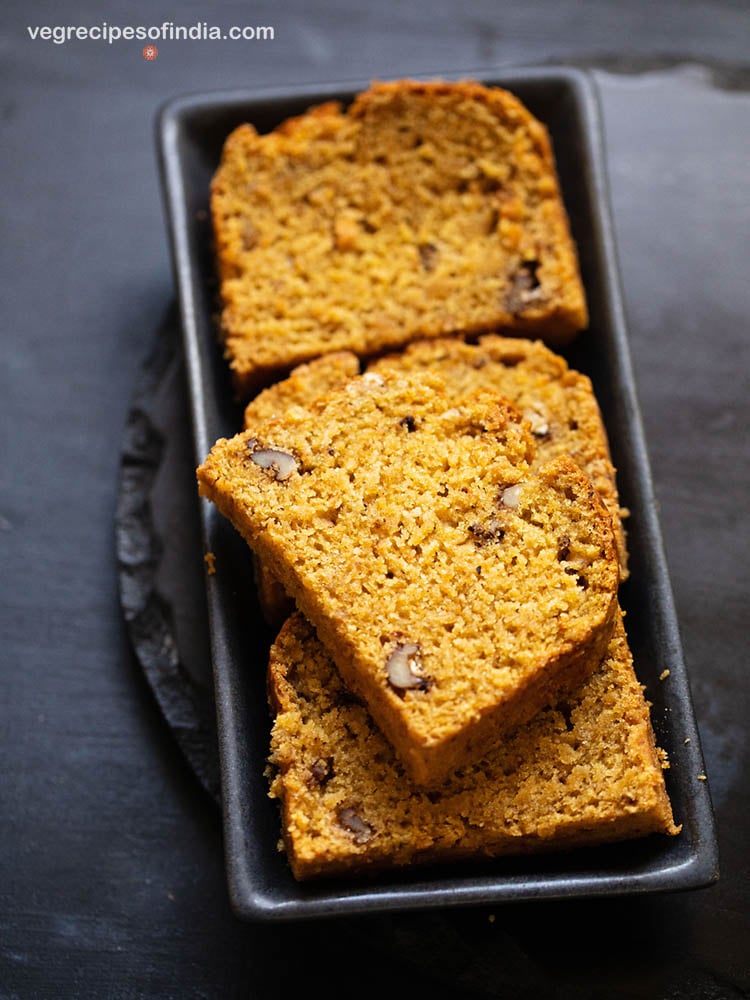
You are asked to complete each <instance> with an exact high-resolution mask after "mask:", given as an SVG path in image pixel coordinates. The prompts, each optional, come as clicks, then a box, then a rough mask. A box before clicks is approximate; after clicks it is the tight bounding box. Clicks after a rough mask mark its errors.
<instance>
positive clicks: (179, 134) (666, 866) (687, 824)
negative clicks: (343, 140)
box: [157, 69, 718, 920]
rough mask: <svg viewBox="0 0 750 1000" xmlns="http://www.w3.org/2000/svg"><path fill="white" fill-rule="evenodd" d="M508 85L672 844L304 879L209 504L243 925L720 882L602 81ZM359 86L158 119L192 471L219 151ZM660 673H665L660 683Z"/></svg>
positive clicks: (219, 389)
mask: <svg viewBox="0 0 750 1000" xmlns="http://www.w3.org/2000/svg"><path fill="white" fill-rule="evenodd" d="M484 82H485V83H487V84H490V85H497V86H502V87H507V88H508V89H509V90H512V91H513V92H514V93H516V94H517V95H518V97H519V98H520V99H521V100H522V101H523V102H524V103H525V104H526V105H527V106H528V108H529V109H530V111H531V112H532V113H533V114H535V115H536V116H537V117H538V118H539V119H540V120H542V121H543V122H544V123H545V124H546V125H547V127H548V128H549V130H550V132H551V135H552V140H553V143H554V147H555V153H556V157H557V165H558V170H559V174H560V180H561V184H562V189H563V195H564V198H565V203H566V206H567V209H568V213H569V215H570V220H571V225H572V229H573V235H574V238H575V239H576V242H577V244H578V249H579V254H580V261H581V268H582V273H583V280H584V284H585V287H586V291H587V295H588V302H589V309H590V314H591V323H590V328H589V330H588V331H587V332H586V333H585V334H583V335H582V336H581V337H580V338H579V339H578V340H577V341H576V343H575V344H574V345H573V346H572V347H571V348H570V349H569V350H568V351H567V352H565V353H566V356H567V358H568V361H569V362H570V364H571V365H573V366H574V367H576V368H578V369H579V370H581V371H583V372H585V373H586V374H588V375H589V376H590V377H591V378H592V380H593V383H594V387H595V390H596V392H597V395H598V398H599V401H600V403H601V406H602V410H603V413H604V419H605V421H606V424H607V428H608V431H609V435H610V443H611V447H612V453H613V459H614V462H615V465H616V466H617V468H618V482H619V488H620V494H621V499H622V503H623V504H624V505H625V506H627V507H628V508H629V509H630V511H631V517H630V519H629V522H628V529H629V534H628V540H629V549H630V560H631V563H630V565H631V579H630V580H629V581H628V582H627V583H626V584H625V585H624V586H623V589H622V595H621V597H622V603H623V606H624V608H625V610H626V612H627V619H626V623H627V629H628V635H629V639H630V643H631V647H632V650H633V655H634V657H635V664H636V670H637V673H638V676H639V678H640V680H641V681H642V682H643V683H644V684H645V685H646V687H647V695H648V697H649V699H650V700H651V701H652V703H653V708H652V717H653V722H654V728H655V730H656V735H657V740H658V743H659V745H660V746H662V747H663V748H664V749H665V750H666V751H667V752H668V754H669V758H670V761H671V768H670V770H668V771H667V772H666V779H667V787H668V790H669V794H670V797H671V799H672V804H673V808H674V813H675V819H676V821H677V822H678V823H682V824H683V830H682V833H681V834H680V835H679V836H678V837H675V838H667V837H659V836H654V837H649V838H645V839H643V840H640V841H631V842H627V843H623V844H615V845H611V846H608V847H606V848H604V847H602V848H597V849H592V850H588V849H587V850H579V851H577V852H573V853H570V854H567V855H548V856H540V857H524V858H520V859H512V858H511V859H499V860H496V861H492V862H483V863H480V864H478V865H462V866H440V867H431V868H424V869H418V870H417V869H415V870H409V871H404V872H400V873H395V874H384V875H380V876H378V877H377V878H376V879H375V878H374V879H372V880H356V881H354V880H352V881H346V880H336V881H327V882H320V883H316V884H305V885H300V884H298V883H296V882H295V881H294V879H293V878H292V876H291V873H290V871H289V869H288V867H287V865H286V862H285V859H284V856H283V854H280V853H279V852H278V850H277V842H278V838H279V824H278V815H277V808H276V805H275V804H274V803H273V802H272V801H270V800H269V799H268V797H267V785H266V779H265V778H264V774H263V771H264V765H265V757H266V754H267V752H268V733H269V718H268V712H267V708H266V700H265V660H266V655H267V650H268V644H269V641H270V639H271V636H270V635H269V634H268V631H267V629H266V628H265V627H264V626H263V624H262V621H261V619H260V617H259V614H258V610H257V607H256V606H255V604H254V598H253V594H254V589H253V581H252V574H251V569H250V561H249V553H248V551H247V549H246V547H245V544H244V542H242V540H241V539H240V538H239V536H238V535H237V534H236V533H235V532H234V530H233V529H232V527H231V526H230V525H229V523H228V522H227V521H225V520H224V518H222V517H221V516H220V515H219V514H218V512H217V511H216V510H215V509H214V508H213V507H212V505H210V504H209V503H207V502H205V501H201V518H202V528H203V534H204V544H205V549H206V551H212V552H214V553H215V555H216V564H217V566H218V567H219V568H220V571H219V572H217V573H216V574H215V575H213V576H209V577H208V578H207V580H208V586H207V598H208V608H209V625H210V630H211V637H212V653H213V660H214V663H213V668H214V681H215V692H216V705H217V722H218V732H219V749H220V758H221V778H222V805H223V811H224V831H225V847H226V859H227V871H228V881H229V889H230V896H231V900H232V905H233V907H234V909H235V912H236V913H237V914H238V915H239V916H241V917H244V918H261V919H274V920H279V919H292V918H303V917H319V916H333V915H339V914H347V913H364V912H373V911H385V910H394V909H400V910H405V909H416V908H426V907H438V906H448V905H467V904H478V903H498V902H504V901H511V900H520V899H556V898H564V897H575V896H603V895H618V894H619V895H622V894H628V893H643V892H649V891H659V890H662V891H664V890H681V889H692V888H697V887H700V886H706V885H709V884H710V883H712V882H714V881H715V880H716V879H717V878H718V857H717V843H716V832H715V826H714V818H713V812H712V808H711V800H710V794H709V790H708V785H707V782H706V781H705V780H701V779H700V778H699V775H703V773H704V766H703V758H702V754H701V749H700V743H699V737H698V732H697V728H696V723H695V718H694V714H693V709H692V704H691V697H690V689H689V683H688V679H687V676H686V672H685V667H684V662H683V658H682V650H681V642H680V636H679V629H678V624H677V620H676V616H675V610H674V604H673V599H672V592H671V585H670V581H669V575H668V570H667V566H666V561H665V557H664V551H663V545H662V539H661V532H660V528H659V523H658V518H657V514H656V502H655V498H654V493H653V487H652V482H651V473H650V468H649V461H648V455H647V451H646V446H645V441H644V436H643V429H642V423H641V418H640V413H639V408H638V402H637V395H636V388H635V384H634V381H633V373H632V367H631V361H630V355H629V348H628V342H627V333H626V328H625V321H624V315H623V310H622V302H621V293H620V285H619V277H618V272H617V264H616V255H615V248H614V242H613V237H612V231H611V222H610V217H609V207H608V198H607V191H606V181H605V171H604V162H603V153H602V139H601V127H600V124H599V117H598V109H597V103H596V96H595V92H594V90H593V86H592V84H591V82H590V80H589V79H588V77H587V76H585V75H584V74H582V73H580V72H578V71H575V70H568V69H558V70H521V71H517V72H513V73H507V74H503V75H502V76H498V77H491V78H487V77H485V78H484ZM367 85H368V84H367V81H362V82H355V83H352V84H351V85H348V86H342V85H339V86H335V87H334V86H332V87H329V88H316V89H315V90H312V89H304V88H296V89H295V88H292V89H290V90H288V91H285V92H283V93H279V92H277V91H252V92H230V93H214V94H207V95H198V96H192V97H191V96H189V97H185V98H180V99H178V100H175V101H172V102H170V103H169V104H168V105H167V106H166V107H165V108H163V109H162V111H161V113H160V115H159V118H158V123H157V133H158V134H157V140H158V151H159V157H160V166H161V171H162V182H163V191H164V198H165V205H166V214H167V221H168V229H169V236H170V241H171V247H172V253H173V263H174V270H175V279H176V284H177V293H178V298H179V304H180V312H181V319H182V328H183V337H184V348H185V356H186V364H187V372H188V389H189V395H190V400H191V409H192V420H193V438H194V444H195V456H196V463H198V462H200V461H201V460H202V459H203V458H204V456H205V455H206V453H207V452H208V450H209V449H210V447H211V445H212V444H213V443H214V441H215V440H216V439H217V438H218V437H221V436H229V435H232V434H234V433H236V432H237V430H238V429H239V428H240V426H241V412H240V410H239V408H238V407H237V406H236V404H235V403H234V402H233V400H232V393H231V388H230V384H229V377H228V370H227V367H226V364H225V362H224V360H223V358H222V356H221V351H220V348H219V346H218V344H217V340H216V332H215V328H214V322H213V315H214V313H215V309H216V303H215V297H214V296H215V279H214V272H213V260H212V250H211V239H210V226H209V220H208V192H209V183H210V179H211V176H212V174H213V172H214V170H215V168H216V166H217V164H218V161H219V157H220V154H221V147H222V144H223V142H224V139H225V138H226V136H227V135H228V133H229V132H230V131H231V130H232V129H233V128H234V127H236V126H237V125H239V124H240V123H242V122H245V121H251V122H252V123H253V124H254V125H255V126H256V128H258V129H259V130H260V131H266V130H268V129H270V128H273V127H274V126H275V125H276V124H277V123H279V122H280V121H281V120H283V119H284V118H286V117H288V116H290V115H294V114H300V113H301V112H303V111H304V110H305V109H306V108H308V107H309V106H310V105H312V104H316V103H319V102H320V101H324V100H331V99H338V100H341V101H343V102H348V101H349V100H351V98H352V97H353V95H354V94H355V93H356V92H357V91H359V90H361V89H364V88H365V87H366V86H367ZM665 670H668V671H669V674H668V676H666V677H665V678H664V679H661V678H662V676H663V672H664V671H665Z"/></svg>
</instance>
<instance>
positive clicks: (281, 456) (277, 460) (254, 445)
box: [247, 438, 297, 483]
mask: <svg viewBox="0 0 750 1000" xmlns="http://www.w3.org/2000/svg"><path fill="white" fill-rule="evenodd" d="M247 446H248V448H249V449H250V458H251V459H252V461H253V462H255V464H256V465H258V466H260V468H261V469H263V470H265V471H267V472H268V473H269V475H270V476H271V478H272V479H275V480H276V481H277V482H280V483H281V482H285V481H286V480H287V479H289V477H290V476H291V475H292V473H293V472H296V471H297V460H296V459H295V457H294V455H290V454H289V452H288V451H281V450H280V449H278V448H260V447H259V446H258V441H257V439H256V438H251V439H250V440H249V441H248V442H247Z"/></svg>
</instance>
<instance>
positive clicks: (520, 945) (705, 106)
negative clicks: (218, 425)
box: [0, 0, 750, 1000]
mask: <svg viewBox="0 0 750 1000" xmlns="http://www.w3.org/2000/svg"><path fill="white" fill-rule="evenodd" d="M122 7H123V9H120V10H119V11H118V9H117V7H116V6H115V5H114V4H94V3H92V2H86V3H79V4H75V5H74V4H72V3H52V2H50V3H36V4H21V3H17V2H6V3H4V4H3V7H2V11H0V25H1V26H2V30H1V33H0V46H1V47H2V48H1V59H0V67H1V70H0V71H1V72H2V77H3V79H2V86H1V87H0V121H1V122H2V132H1V135H2V139H1V140H0V157H2V161H1V162H2V166H1V170H2V173H1V174H0V182H1V183H0V220H1V221H0V225H1V227H2V240H0V274H2V279H3V280H2V292H1V295H2V324H1V325H0V337H2V355H1V362H2V363H1V364H0V567H2V570H1V581H2V582H1V584H0V586H2V593H1V595H0V639H1V640H2V641H1V642H0V662H1V669H2V673H1V674H0V684H1V685H2V688H1V690H2V697H0V706H1V707H0V997H2V998H3V1000H5V998H15V997H20V998H23V1000H26V998H32V997H33V998H36V997H44V998H46V997H50V998H52V997H127V998H130V997H139V996H144V997H172V996H174V997H179V998H183V997H185V998H192V997H211V998H213V997H241V996H249V997H258V998H276V997H279V998H281V997H287V996H290V995H293V993H294V992H296V991H303V992H305V993H307V992H314V990H315V988H316V987H320V988H321V989H325V990H326V992H327V993H328V994H331V993H332V994H333V995H334V996H347V997H349V996H354V997H357V998H358V1000H367V998H370V997H382V996H383V994H384V993H387V994H390V995H395V996H404V997H411V996H413V995H415V993H417V991H419V993H420V995H421V994H422V993H427V992H429V994H430V995H432V996H435V997H442V996H445V997H466V998H473V997H477V998H479V997H503V998H505V997H509V998H511V997H523V998H525V997H551V998H568V997H571V998H572V997H576V998H578V997H582V998H598V997H608V998H609V997H613V998H631V997H632V998H639V997H648V998H651V997H654V998H665V1000H666V998H669V1000H671V998H677V997H690V998H699V997H700V998H707V1000H723V998H735V997H742V996H747V995H748V994H750V959H749V957H748V946H747V942H748V941H749V940H750V916H749V915H748V882H749V881H750V866H748V861H747V855H748V851H747V839H748V833H749V832H750V830H749V824H748V806H749V805H750V802H749V799H750V796H749V795H748V786H747V780H746V777H745V774H746V770H747V767H748V750H747V736H746V731H747V723H746V720H747V718H748V716H749V715H750V704H749V702H750V698H749V697H748V683H747V680H746V648H747V624H748V612H747V607H748V596H749V593H748V592H749V590H750V588H749V587H748V569H747V548H748V545H747V536H748V532H747V528H746V517H747V507H748V502H747V501H748V495H749V491H748V465H749V463H748V443H747V436H746V435H747V431H746V428H747V425H748V417H749V416H750V414H749V412H748V410H749V405H748V397H749V396H750V386H749V385H748V382H749V381H750V380H749V378H748V375H749V372H750V363H749V359H748V346H747V345H748V320H747V317H748V315H749V314H750V291H749V290H748V286H749V284H750V282H748V275H747V234H748V232H750V179H749V178H748V163H750V95H748V92H747V86H748V81H750V66H749V65H748V38H749V37H750V14H749V12H748V7H747V5H746V4H745V3H730V2H723V3H719V2H717V3H708V2H701V3H699V2H683V3H681V4H675V3H653V2H651V3H648V2H631V3H628V4H627V5H620V4H616V3H604V2H599V3H593V2H576V0H559V2H558V3H550V4H543V3H540V2H528V3H521V2H515V3H506V4H501V3H491V2H482V0H465V2H463V3H461V4H460V5H459V4H455V3H450V2H448V0H433V2H430V3H428V2H426V0H411V2H406V3H400V4H399V3H395V2H392V0H387V2H381V3H379V4H364V3H358V4H347V3H343V2H329V3H325V2H322V0H316V2H314V3H307V4H304V3H301V2H299V0H293V2H287V3H284V4H271V3H258V4H255V5H252V6H250V5H246V4H240V3H223V4H213V5H208V4H199V3H196V2H193V0H186V2H183V3H182V4H180V5H179V6H178V5H170V6H167V5H166V4H163V3H147V2H145V0H137V2H133V3H130V4H129V5H127V8H125V5H122ZM102 19H106V20H108V21H109V22H111V23H119V24H133V25H135V24H144V25H150V24H154V23H156V24H158V23H161V21H163V20H174V21H175V22H178V23H182V24H193V23H195V22H197V21H206V22H208V23H215V24H219V25H221V26H222V27H228V26H230V25H233V24H239V25H243V24H270V25H273V26H274V27H275V31H276V38H275V40H274V41H273V42H258V43H250V42H247V43H243V42H229V41H227V42H213V43H212V42H171V43H170V42H157V45H158V47H159V57H158V59H157V60H156V61H155V62H151V63H148V62H146V61H144V60H143V58H142V57H141V54H140V50H141V48H142V43H141V44H139V43H137V42H122V41H121V42H118V43H116V44H114V45H112V46H108V45H107V44H105V43H103V42H92V41H88V42H72V41H71V42H70V43H67V44H65V45H60V46H58V45H54V44H52V43H51V42H42V41H36V42H32V41H31V40H30V39H29V36H28V33H27V31H26V26H27V25H32V26H33V25H37V24H39V25H41V24H62V23H70V24H95V23H100V22H101V20H102ZM558 62H562V63H574V64H576V65H579V66H585V67H595V68H596V71H595V75H596V80H597V84H598V87H599V90H600V95H601V100H602V108H603V113H604V121H605V127H606V132H607V150H608V163H609V171H610V179H611V186H612V207H613V214H614V221H615V231H616V236H617V240H618V245H619V252H620V262H621V270H622V277H623V286H624V292H625V302H626V308H627V314H628V319H629V327H630V333H631V346H632V353H633V360H634V364H635V370H636V377H637V380H638V386H639V392H640V398H641V404H642V408H643V415H644V420H645V425H646V433H647V439H648V443H649V449H650V453H651V458H652V464H653V471H654V478H655V485H656V490H657V494H658V496H659V499H660V503H661V518H662V528H663V531H664V536H665V543H666V548H667V555H668V559H669V563H670V567H671V571H672V579H673V585H674V590H675V598H676V604H677V611H678V615H679V618H680V624H681V627H682V635H683V644H684V651H685V659H686V662H687V666H688V669H689V671H690V676H691V681H692V685H693V693H694V698H695V705H696V712H697V716H698V722H699V725H700V728H701V733H702V737H703V747H704V752H705V755H706V763H707V771H708V775H709V779H710V784H711V790H712V794H713V797H714V803H715V807H716V812H717V819H718V826H719V837H720V851H721V866H722V877H721V880H720V882H719V884H718V885H716V886H714V887H712V888H710V889H708V890H703V891H700V892H693V893H689V894H685V895H678V896H667V895H665V896H656V897H650V898H648V899H643V900H620V901H599V902H590V903H588V902H579V903H574V904H571V903H566V904H562V903H560V904H543V905H542V904H538V905H532V904H529V905H523V906H514V907H512V908H510V909H505V910H502V909H501V910H498V911H495V913H494V914H491V913H490V911H489V910H487V909H481V908H479V909H471V910H468V911H461V912H440V911H438V912H433V913H429V914H411V915H397V916H393V917H389V918H363V919H358V920H347V921H346V922H343V921H335V920H334V921H325V922H322V923H312V924H306V925H290V926H284V927H263V926H257V927H256V926H252V925H247V924H242V923H239V922H238V921H237V920H236V919H235V918H234V916H233V915H232V914H231V912H230V910H229V906H228V903H227V895H226V888H225V882H224V868H223V857H222V843H221V830H220V825H219V820H218V814H217V812H216V810H215V809H214V808H213V805H212V803H211V802H210V800H209V798H208V797H207V796H206V795H205V793H204V792H203V791H202V789H201V788H200V786H199V785H198V783H197V782H196V781H195V779H194V777H193V775H192V773H191V772H190V770H189V769H188V767H187V766H186V764H185V763H184V761H183V758H182V756H181V755H180V753H179V751H178V750H177V749H176V745H175V743H174V740H173V738H172V734H171V733H170V731H169V729H168V728H167V727H166V725H165V724H164V722H163V720H162V718H161V715H160V714H159V712H158V711H157V709H156V706H155V703H154V701H153V698H152V696H151V692H150V690H149V688H148V686H147V684H146V683H145V681H144V679H143V676H142V673H141V671H140V668H139V665H138V663H137V661H136V660H135V659H134V657H133V656H132V653H131V651H130V647H129V643H128V637H127V633H126V630H125V627H124V625H123V622H122V615H121V611H120V606H119V602H118V594H117V578H116V570H115V553H114V539H113V518H114V511H115V504H116V499H117V487H118V463H119V454H120V443H121V439H122V433H123V426H124V422H125V418H126V414H127V411H128V408H129V404H130V399H131V395H132V393H133V390H134V386H135V383H136V379H137V373H138V371H139V368H140V366H141V363H142V360H143V358H144V356H145V354H146V353H147V352H148V350H149V349H150V348H151V346H152V343H153V339H154V335H155V333H156V330H157V328H158V326H159V323H160V321H161V319H162V317H163V315H164V313H165V311H166V310H167V308H168V306H169V303H170V302H171V300H172V297H173V290H172V279H171V272H170V261H169V256H168V249H167V243H166V238H165V229H164V223H163V216H162V208H161V201H160V192H159V188H158V177H157V171H156V161H155V156H154V144H153V135H152V131H153V118H154V114H155V111H156V109H157V107H158V106H159V105H160V104H161V103H162V102H163V101H164V100H165V99H167V98H169V97H172V96H174V95H177V94H180V93H185V92H192V91H201V90H206V89H215V88H224V87H252V86H254V85H258V86H260V85H263V86H265V85H269V84H274V85H284V84H286V83H303V82H330V81H337V80H347V79H352V78H361V77H367V76H379V77H392V76H397V75H408V74H411V73H435V74H439V73H440V72H448V71H460V70H466V71H467V73H468V72H471V71H479V70H495V71H496V70H498V69H501V68H503V67H507V66H515V65H522V64H539V63H558ZM178 374H179V373H178ZM175 377H177V376H175ZM186 530H187V529H186ZM198 558H199V556H198ZM491 915H494V920H490V919H489V918H490V916H491Z"/></svg>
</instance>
